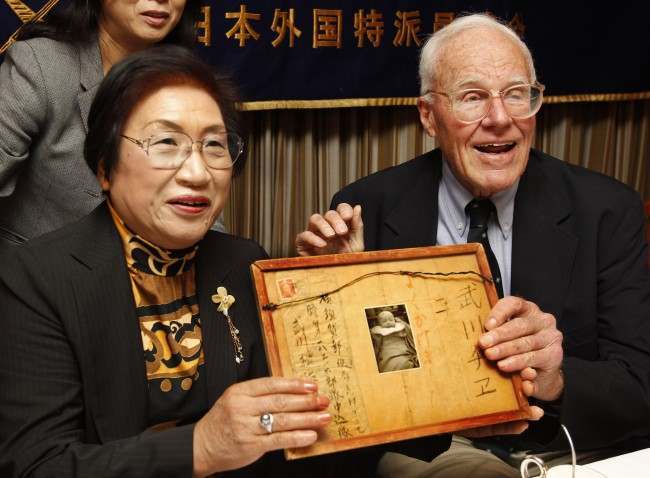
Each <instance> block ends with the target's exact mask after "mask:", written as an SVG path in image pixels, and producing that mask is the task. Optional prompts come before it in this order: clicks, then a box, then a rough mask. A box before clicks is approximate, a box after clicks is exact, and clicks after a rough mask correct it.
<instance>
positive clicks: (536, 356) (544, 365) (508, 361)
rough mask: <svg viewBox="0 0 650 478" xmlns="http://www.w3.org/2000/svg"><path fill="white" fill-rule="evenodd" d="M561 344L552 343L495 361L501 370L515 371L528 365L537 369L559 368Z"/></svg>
mask: <svg viewBox="0 0 650 478" xmlns="http://www.w3.org/2000/svg"><path fill="white" fill-rule="evenodd" d="M562 355H563V354H562V344H561V342H559V343H553V344H551V345H550V346H548V347H544V348H542V349H539V350H532V351H530V352H526V353H523V354H519V355H513V356H510V357H508V358H505V359H503V360H499V361H498V362H497V366H498V367H499V370H501V371H502V372H517V371H520V370H523V369H525V368H528V367H532V368H536V369H538V370H552V369H559V367H560V365H561V364H562Z"/></svg>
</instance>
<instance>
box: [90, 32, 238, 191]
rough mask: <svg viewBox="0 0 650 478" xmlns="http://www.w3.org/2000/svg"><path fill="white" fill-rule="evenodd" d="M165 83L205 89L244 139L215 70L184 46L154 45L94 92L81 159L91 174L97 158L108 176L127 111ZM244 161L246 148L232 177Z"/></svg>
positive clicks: (230, 91)
mask: <svg viewBox="0 0 650 478" xmlns="http://www.w3.org/2000/svg"><path fill="white" fill-rule="evenodd" d="M170 85H192V86H196V87H197V88H199V89H202V90H204V91H205V92H207V93H208V94H209V95H210V96H211V97H212V98H213V99H214V101H215V102H216V103H217V105H218V106H219V109H220V110H221V115H222V116H223V120H224V123H225V126H226V130H227V131H228V132H229V133H237V134H238V135H239V136H242V137H243V132H242V131H241V128H240V121H239V112H238V111H237V109H236V108H235V97H236V96H235V89H234V86H233V85H232V83H231V82H230V80H229V79H227V78H225V77H221V76H218V75H217V74H215V72H214V71H213V69H212V67H211V66H210V65H208V64H206V63H204V62H203V61H202V60H200V59H199V58H198V57H197V56H196V55H195V54H194V53H192V52H191V51H190V50H188V49H186V48H183V47H180V46H174V45H161V46H155V47H153V48H149V49H147V50H143V51H141V52H138V53H135V54H133V55H130V56H128V57H126V58H125V59H123V60H122V61H120V62H119V63H116V64H115V65H114V66H113V67H112V68H111V69H110V71H109V72H108V74H107V75H106V77H105V78H104V80H103V81H102V83H101V85H100V86H99V89H98V90H97V94H96V95H95V99H94V100H93V103H92V106H91V107H90V113H89V115H88V134H87V135H86V142H85V144H84V157H85V159H86V163H87V164H88V166H89V167H90V169H91V170H92V171H93V173H95V174H97V170H98V167H99V164H100V162H102V163H103V168H104V175H105V177H106V179H110V176H111V172H112V171H113V170H114V169H115V166H116V165H117V162H118V158H119V145H120V141H121V139H122V138H121V136H120V135H121V134H122V132H123V129H124V126H125V124H126V122H127V120H128V118H129V116H130V114H131V112H132V111H133V109H134V108H135V107H136V106H137V105H138V104H139V103H141V102H142V101H143V100H144V99H146V98H147V97H148V96H149V95H151V94H152V93H155V92H156V91H158V90H159V89H160V88H163V87H165V86H170ZM244 162H245V151H244V153H242V154H241V156H240V158H239V159H238V160H237V162H236V163H235V169H234V174H235V175H236V174H238V173H239V171H241V169H242V167H243V166H244Z"/></svg>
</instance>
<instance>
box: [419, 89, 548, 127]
mask: <svg viewBox="0 0 650 478" xmlns="http://www.w3.org/2000/svg"><path fill="white" fill-rule="evenodd" d="M543 92H544V85H542V84H540V83H534V84H521V85H513V86H510V87H508V88H506V89H505V90H502V91H488V90H484V89H481V88H470V89H466V90H459V91H456V92H454V93H444V92H442V91H432V90H430V91H427V92H426V93H425V95H426V94H429V93H434V94H436V95H442V96H446V97H447V99H448V100H449V104H450V107H451V111H452V113H453V114H454V116H455V117H456V119H457V120H458V121H460V122H462V123H476V122H478V121H481V120H482V119H483V118H485V117H486V116H487V115H488V114H490V110H491V109H492V98H500V99H501V101H502V102H503V107H504V108H505V110H506V112H507V113H508V114H509V115H510V117H511V118H513V119H526V118H530V117H531V116H534V115H535V114H536V113H537V112H538V111H539V109H540V107H541V106H542V97H543Z"/></svg>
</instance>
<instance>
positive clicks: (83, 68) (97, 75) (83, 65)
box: [77, 39, 104, 133]
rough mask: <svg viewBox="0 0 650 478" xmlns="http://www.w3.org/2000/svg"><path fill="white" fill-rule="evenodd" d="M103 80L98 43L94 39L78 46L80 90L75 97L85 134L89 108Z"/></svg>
mask: <svg viewBox="0 0 650 478" xmlns="http://www.w3.org/2000/svg"><path fill="white" fill-rule="evenodd" d="M103 78H104V70H103V66H102V57H101V54H100V52H99V43H98V41H97V40H96V39H95V40H92V41H90V42H88V43H83V44H81V45H80V46H79V84H80V86H81V88H80V89H79V93H78V95H77V103H78V104H79V111H80V113H81V119H82V121H83V125H84V129H85V130H86V133H87V132H88V114H89V113H90V106H91V105H92V102H93V98H94V97H95V94H96V93H97V89H98V88H99V85H100V83H101V82H102V79H103Z"/></svg>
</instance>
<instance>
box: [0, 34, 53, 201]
mask: <svg viewBox="0 0 650 478" xmlns="http://www.w3.org/2000/svg"><path fill="white" fill-rule="evenodd" d="M47 116H48V104H47V85H46V82H45V81H44V77H43V72H42V70H41V66H40V65H39V63H38V61H37V59H36V55H35V53H34V51H33V50H32V48H31V46H30V45H29V44H28V43H27V42H16V43H15V44H14V45H13V46H12V47H11V48H10V49H9V50H8V51H7V54H6V56H5V60H4V62H3V63H2V65H0V132H1V134H0V197H6V196H9V195H11V194H12V193H13V191H14V189H15V187H16V180H17V178H18V173H19V170H20V167H21V165H22V164H23V163H24V161H26V160H27V159H28V157H29V150H30V146H31V143H32V139H33V138H35V137H36V136H37V135H38V134H39V131H40V130H41V128H42V127H43V125H44V124H45V122H46V121H47Z"/></svg>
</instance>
